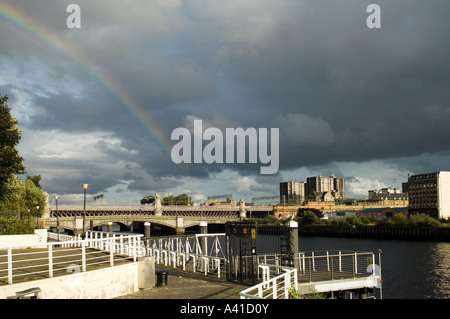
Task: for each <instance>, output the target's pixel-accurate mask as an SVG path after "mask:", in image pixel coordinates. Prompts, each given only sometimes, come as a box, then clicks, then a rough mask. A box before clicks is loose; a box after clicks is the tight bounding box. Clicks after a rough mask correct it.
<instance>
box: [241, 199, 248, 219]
mask: <svg viewBox="0 0 450 319" xmlns="http://www.w3.org/2000/svg"><path fill="white" fill-rule="evenodd" d="M246 216H247V211H246V210H245V201H244V200H243V199H241V200H240V201H239V218H240V219H245V218H246Z"/></svg>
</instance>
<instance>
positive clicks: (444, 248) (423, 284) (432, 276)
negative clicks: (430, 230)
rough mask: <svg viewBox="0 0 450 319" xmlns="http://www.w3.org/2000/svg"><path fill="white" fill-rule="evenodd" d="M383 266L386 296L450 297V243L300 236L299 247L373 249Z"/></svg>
mask: <svg viewBox="0 0 450 319" xmlns="http://www.w3.org/2000/svg"><path fill="white" fill-rule="evenodd" d="M379 249H381V250H382V254H381V269H382V279H383V285H382V288H383V299H430V298H431V299H443V298H450V243H447V242H426V241H406V240H384V239H360V238H340V237H301V236H300V237H299V250H300V251H314V250H352V251H367V252H373V253H375V255H376V262H377V263H378V250H379Z"/></svg>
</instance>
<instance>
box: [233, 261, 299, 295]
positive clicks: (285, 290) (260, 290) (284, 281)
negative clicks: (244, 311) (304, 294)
mask: <svg viewBox="0 0 450 319" xmlns="http://www.w3.org/2000/svg"><path fill="white" fill-rule="evenodd" d="M258 270H259V271H258V277H259V275H262V280H263V281H262V282H260V283H259V284H257V285H255V286H252V287H250V288H247V289H245V290H242V291H241V292H240V293H239V295H240V298H241V299H289V291H290V289H291V288H292V287H294V288H295V289H296V288H297V281H298V280H297V269H296V268H291V267H282V266H276V265H270V264H259V265H258ZM273 274H275V275H273Z"/></svg>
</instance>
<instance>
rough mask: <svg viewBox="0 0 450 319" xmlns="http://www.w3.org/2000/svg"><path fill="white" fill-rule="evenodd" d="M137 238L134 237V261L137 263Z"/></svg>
mask: <svg viewBox="0 0 450 319" xmlns="http://www.w3.org/2000/svg"><path fill="white" fill-rule="evenodd" d="M136 239H137V237H136V236H134V237H133V261H136V260H137V256H136V255H137V240H136Z"/></svg>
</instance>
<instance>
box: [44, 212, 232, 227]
mask: <svg viewBox="0 0 450 319" xmlns="http://www.w3.org/2000/svg"><path fill="white" fill-rule="evenodd" d="M237 220H239V218H214V217H164V216H120V215H119V216H114V215H112V216H101V217H92V216H89V217H88V216H86V218H85V225H84V228H85V230H87V229H89V227H90V226H91V221H92V226H93V227H98V226H102V225H107V224H108V223H109V222H113V223H120V224H123V225H125V226H127V227H129V226H131V225H132V223H133V222H143V223H145V222H149V223H151V224H152V225H157V226H163V227H169V228H173V229H186V228H189V227H194V226H198V225H200V223H201V222H206V223H208V224H225V223H226V222H228V221H237ZM46 225H47V226H50V227H57V219H56V217H52V218H50V219H48V220H47V221H46ZM59 225H60V227H61V228H65V229H70V230H73V231H82V228H83V218H82V217H60V218H59Z"/></svg>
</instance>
